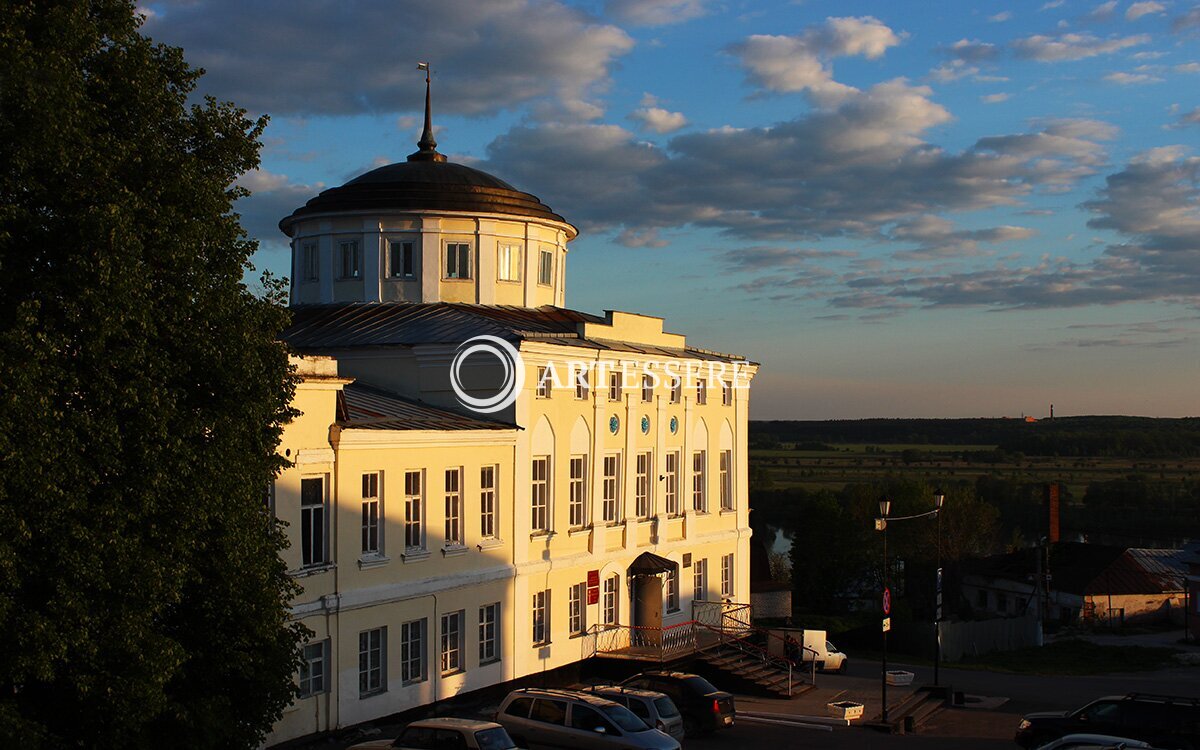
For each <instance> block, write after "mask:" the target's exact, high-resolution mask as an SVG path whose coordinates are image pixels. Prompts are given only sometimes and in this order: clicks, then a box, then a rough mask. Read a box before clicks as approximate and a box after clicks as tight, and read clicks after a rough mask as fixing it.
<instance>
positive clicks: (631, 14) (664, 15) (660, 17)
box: [604, 0, 708, 26]
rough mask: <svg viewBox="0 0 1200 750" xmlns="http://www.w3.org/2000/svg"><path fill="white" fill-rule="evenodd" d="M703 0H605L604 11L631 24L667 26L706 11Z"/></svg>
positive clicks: (701, 14) (695, 16) (698, 15)
mask: <svg viewBox="0 0 1200 750" xmlns="http://www.w3.org/2000/svg"><path fill="white" fill-rule="evenodd" d="M705 5H706V3H705V2H704V0H605V3H604V11H605V12H606V13H608V15H610V16H612V17H613V18H615V19H617V20H618V21H621V22H622V23H627V24H629V25H631V26H667V25H670V24H676V23H683V22H684V21H690V20H692V19H693V18H699V17H701V16H703V15H705V14H706V13H708V8H707V7H705Z"/></svg>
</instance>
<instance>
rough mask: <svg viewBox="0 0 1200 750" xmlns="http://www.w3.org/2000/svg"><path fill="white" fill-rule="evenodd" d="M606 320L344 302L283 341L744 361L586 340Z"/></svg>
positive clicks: (295, 321) (313, 347)
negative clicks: (496, 342)
mask: <svg viewBox="0 0 1200 750" xmlns="http://www.w3.org/2000/svg"><path fill="white" fill-rule="evenodd" d="M605 322H606V319H605V318H603V317H601V316H598V315H592V314H590V313H585V312H580V311H578V310H570V309H567V308H563V307H554V306H551V305H544V306H542V307H517V306H515V305H475V304H467V303H462V302H430V303H417V302H344V303H334V304H325V305H298V306H296V307H294V308H292V325H290V326H289V327H288V328H287V329H285V330H284V331H283V333H281V334H280V338H282V339H283V340H284V341H286V342H288V343H289V344H291V345H292V346H293V347H295V348H296V349H298V350H301V351H308V352H312V351H328V350H331V349H345V348H356V347H388V346H416V345H419V344H458V343H461V342H463V341H466V340H467V339H470V338H473V337H475V336H479V335H482V334H489V335H492V336H497V337H499V338H502V339H505V340H508V341H542V342H545V343H550V344H560V345H563V346H574V347H584V348H590V349H597V350H609V351H624V352H633V353H637V354H648V355H654V356H661V357H682V358H688V359H700V360H712V361H721V362H734V361H739V362H740V361H744V359H743V358H742V357H738V356H735V355H732V354H721V353H719V352H712V351H708V350H705V349H700V348H696V347H686V348H684V349H674V348H670V347H661V346H650V345H647V344H638V343H633V342H628V341H615V340H609V339H601V338H590V339H585V338H582V337H581V336H580V334H579V331H580V330H582V326H581V324H583V323H599V324H604V323H605Z"/></svg>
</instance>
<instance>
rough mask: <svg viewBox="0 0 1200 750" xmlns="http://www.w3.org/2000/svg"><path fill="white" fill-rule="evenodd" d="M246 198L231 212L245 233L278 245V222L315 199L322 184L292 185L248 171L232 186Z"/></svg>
mask: <svg viewBox="0 0 1200 750" xmlns="http://www.w3.org/2000/svg"><path fill="white" fill-rule="evenodd" d="M234 184H235V185H237V186H238V187H242V188H246V189H247V190H249V191H250V195H249V196H247V197H245V198H240V199H238V201H237V204H236V205H235V210H236V211H237V212H238V213H239V214H240V215H241V217H242V220H241V224H242V226H243V227H245V228H246V233H247V234H248V235H249V236H250V237H252V238H256V239H258V240H260V241H262V242H265V243H268V244H282V243H283V242H285V238H284V236H283V234H282V233H280V231H279V220H280V219H282V218H283V217H285V216H287V215H288V214H290V213H291V212H292V211H295V210H296V209H297V208H300V207H301V206H303V205H304V204H305V203H306V202H307V201H308V199H309V198H312V197H314V196H316V194H317V193H319V192H321V191H322V190H323V189H324V188H325V184H324V183H321V182H318V183H315V184H304V183H298V182H293V181H292V180H291V179H290V178H289V177H288V176H287V175H284V174H278V173H275V172H268V171H266V170H265V169H252V170H250V171H249V172H246V173H245V174H243V175H242V176H241V177H239V178H238V179H237V180H236V181H235V182H234Z"/></svg>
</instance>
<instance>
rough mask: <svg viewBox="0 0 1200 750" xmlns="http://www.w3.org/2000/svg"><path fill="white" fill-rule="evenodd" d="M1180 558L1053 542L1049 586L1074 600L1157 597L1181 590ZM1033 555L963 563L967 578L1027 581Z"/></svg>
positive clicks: (1178, 554)
mask: <svg viewBox="0 0 1200 750" xmlns="http://www.w3.org/2000/svg"><path fill="white" fill-rule="evenodd" d="M1182 556H1183V553H1182V551H1181V550H1173V549H1138V548H1129V549H1126V548H1123V547H1114V546H1109V545H1104V544H1088V543H1083V542H1057V543H1055V544H1054V545H1053V546H1052V547H1051V550H1050V574H1051V584H1050V587H1051V588H1052V589H1054V590H1056V591H1066V592H1070V593H1073V594H1080V595H1105V594H1114V595H1117V594H1161V593H1164V592H1173V591H1181V590H1182V583H1181V578H1182V576H1183V562H1182ZM1036 561H1037V557H1036V550H1035V549H1032V548H1029V549H1022V550H1017V551H1016V552H1010V553H1008V554H1004V555H993V556H991V557H986V558H983V559H981V560H975V561H970V562H968V563H967V564H966V565H965V566H964V568H965V572H967V573H969V574H975V575H982V576H987V577H990V578H999V579H1005V580H1010V581H1021V582H1032V581H1033V576H1034V573H1035V571H1036V569H1037V562H1036Z"/></svg>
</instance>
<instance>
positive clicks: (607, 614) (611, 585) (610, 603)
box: [604, 575, 621, 625]
mask: <svg viewBox="0 0 1200 750" xmlns="http://www.w3.org/2000/svg"><path fill="white" fill-rule="evenodd" d="M620 587H621V577H620V576H617V575H614V576H609V577H608V578H605V579H604V624H605V625H616V624H617V591H618V590H619V589H620Z"/></svg>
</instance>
